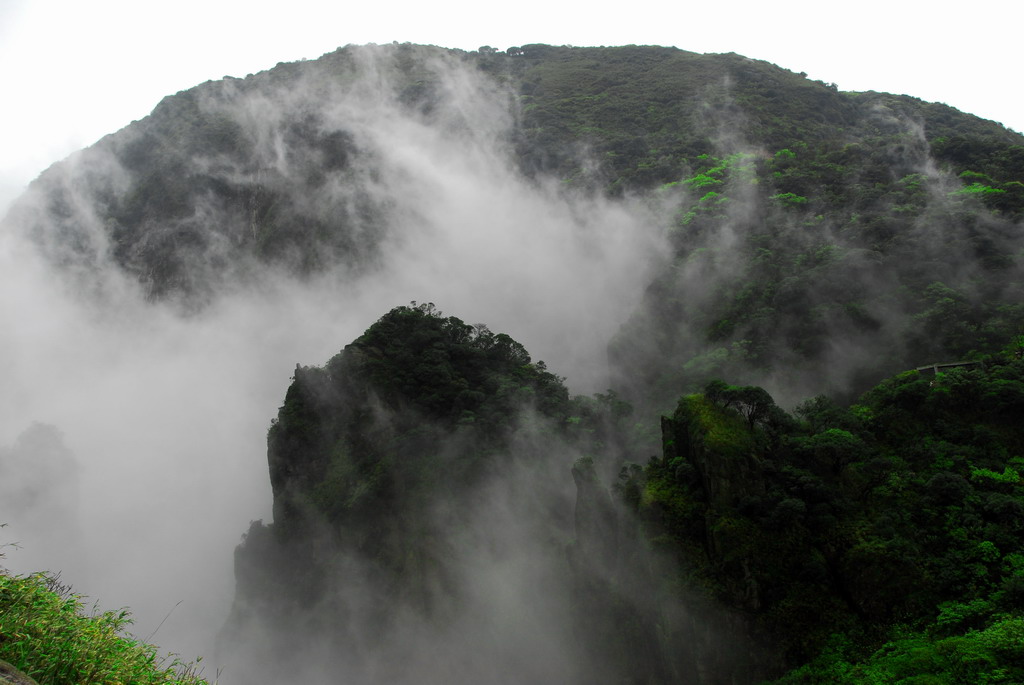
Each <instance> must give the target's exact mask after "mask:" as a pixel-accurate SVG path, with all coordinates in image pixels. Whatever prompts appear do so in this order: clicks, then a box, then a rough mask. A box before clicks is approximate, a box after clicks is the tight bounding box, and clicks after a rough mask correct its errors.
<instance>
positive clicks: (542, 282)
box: [3, 44, 1024, 685]
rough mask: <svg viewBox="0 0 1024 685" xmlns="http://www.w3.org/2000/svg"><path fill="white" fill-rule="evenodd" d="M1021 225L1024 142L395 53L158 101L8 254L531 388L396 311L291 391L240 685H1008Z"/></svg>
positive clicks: (1021, 402) (95, 295) (273, 460)
mask: <svg viewBox="0 0 1024 685" xmlns="http://www.w3.org/2000/svg"><path fill="white" fill-rule="evenodd" d="M1022 222H1024V136H1021V135H1020V134H1018V133H1015V132H1013V131H1009V130H1007V129H1005V128H1003V127H1001V126H999V125H998V124H995V123H993V122H988V121H983V120H981V119H978V118H977V117H974V116H971V115H969V114H964V113H961V112H958V111H957V110H954V109H952V108H950V107H947V106H945V105H941V104H935V103H926V102H922V101H920V100H918V99H915V98H913V97H910V96H906V95H891V94H886V93H875V92H864V93H848V92H840V91H839V90H838V89H837V88H836V87H835V86H834V85H831V84H826V83H822V82H818V81H811V80H808V79H807V78H806V76H805V75H803V74H794V73H791V72H788V71H786V70H783V69H780V68H778V67H776V66H774V65H771V64H768V63H766V62H761V61H757V60H752V59H748V58H746V57H742V56H739V55H735V54H725V55H700V54H695V53H689V52H685V51H682V50H677V49H673V48H658V47H637V46H628V47H619V48H573V47H553V46H546V45H526V46H523V47H516V48H510V49H508V50H507V51H504V52H499V51H496V50H493V49H491V48H487V47H483V48H480V49H479V50H478V51H475V52H464V51H458V50H446V49H442V48H435V47H424V46H416V45H408V44H404V45H398V44H395V45H389V46H367V47H354V46H349V47H345V48H341V49H339V50H338V51H336V52H333V53H330V54H327V55H324V56H323V57H322V58H320V59H318V60H315V61H309V62H300V63H293V64H279V65H278V66H277V67H275V68H274V69H271V70H269V71H266V72H262V73H259V74H255V75H250V76H248V77H246V78H244V79H234V78H225V79H224V80H221V81H216V82H208V83H205V84H202V85H200V86H197V87H196V88H193V89H190V90H187V91H183V92H181V93H178V94H176V95H172V96H169V97H167V98H165V99H164V100H163V101H162V102H161V103H160V104H159V105H158V106H157V108H156V109H155V110H154V112H153V113H152V114H151V115H150V116H149V117H147V118H145V119H143V120H141V121H138V122H135V123H133V124H132V125H130V126H128V127H126V128H125V129H123V130H122V131H119V132H117V133H115V134H112V135H110V136H108V137H106V138H104V139H103V140H101V141H100V142H99V143H97V144H96V145H95V146H93V147H91V148H89V149H86V150H83V151H82V152H80V153H78V154H77V155H75V156H73V157H72V158H69V159H68V160H66V161H64V162H62V163H60V164H57V165H54V166H53V167H52V168H50V169H49V170H47V171H46V172H45V173H44V174H43V175H42V176H41V177H40V178H39V179H38V180H37V181H36V182H34V183H33V184H32V186H31V187H30V189H29V191H28V193H27V194H26V195H25V196H24V197H23V198H22V199H21V200H20V201H19V202H17V203H16V204H15V205H14V206H13V208H12V210H11V211H10V213H9V214H8V216H7V217H6V218H5V219H4V222H3V230H5V231H8V232H10V233H12V234H17V235H20V236H24V237H25V238H26V239H27V241H28V242H29V243H30V244H31V245H32V246H33V249H36V250H37V251H38V252H39V253H40V254H42V255H44V256H45V258H46V259H47V260H48V261H49V262H50V263H51V264H52V265H54V266H55V267H56V270H57V273H59V274H60V275H61V278H62V279H63V282H64V284H65V286H66V287H68V288H69V289H70V290H72V291H74V292H75V293H76V295H75V296H76V297H78V298H80V299H81V300H82V301H84V302H89V303H91V304H90V306H94V305H98V306H99V308H101V309H102V307H103V306H105V303H106V306H109V303H111V302H117V301H118V300H117V298H118V297H120V296H121V295H120V294H121V293H123V292H124V291H126V290H129V291H132V292H137V293H139V294H140V296H141V297H142V298H143V299H144V300H145V301H147V302H149V303H152V304H154V306H160V307H166V308H167V310H168V311H173V312H174V316H181V317H185V318H188V317H198V318H203V317H217V316H218V315H220V314H222V313H223V311H224V310H225V309H227V305H224V304H223V303H224V302H226V301H227V300H228V298H230V297H233V296H236V295H238V294H239V293H243V294H251V293H255V294H256V296H257V298H258V297H266V298H267V299H272V298H274V297H280V295H279V293H280V292H282V291H287V292H289V293H292V292H294V293H297V295H296V298H297V299H296V302H302V303H303V305H302V306H303V307H304V308H303V310H302V311H308V312H309V316H327V315H328V314H326V313H325V312H337V311H338V308H337V307H336V303H337V302H341V303H344V305H350V307H351V309H352V310H353V311H356V312H360V313H363V314H365V312H366V311H367V310H369V309H370V308H371V304H370V303H371V302H376V300H371V299H369V296H368V295H367V293H371V292H381V293H386V294H387V296H388V297H394V296H397V295H398V294H399V293H405V292H406V291H407V290H414V289H417V288H419V289H421V292H420V293H417V294H414V295H413V296H415V297H418V298H420V299H422V298H424V297H426V298H430V299H435V301H438V302H439V304H440V305H441V306H443V307H446V308H447V307H449V306H450V305H449V304H448V303H447V302H446V301H445V300H444V299H441V298H440V297H439V296H438V295H437V294H435V293H441V294H445V295H447V296H449V297H450V298H452V299H457V300H458V301H459V303H460V306H465V305H466V304H467V303H471V304H476V305H480V306H481V307H482V309H486V310H487V311H493V312H494V313H495V316H496V317H497V320H501V321H513V322H514V323H516V324H517V325H520V326H522V328H523V333H522V334H520V333H519V332H518V331H516V330H512V329H508V330H509V333H510V334H511V335H515V336H517V337H519V336H520V335H523V336H529V338H530V340H531V343H530V345H531V348H536V345H535V343H534V342H533V341H537V342H538V343H539V344H540V346H541V347H542V348H543V350H544V351H543V353H544V354H545V357H546V358H547V355H549V354H553V355H555V356H556V357H558V358H559V359H560V360H561V359H564V360H565V368H564V369H563V368H562V367H561V365H559V366H558V367H556V366H555V364H552V369H553V370H554V371H555V372H556V373H566V374H567V375H566V376H565V377H561V376H557V375H554V373H552V372H551V371H549V370H548V368H547V366H546V365H544V364H543V363H542V362H536V363H535V362H534V361H533V360H532V359H531V356H530V354H529V353H527V351H526V347H525V346H524V345H523V344H521V343H519V342H517V341H516V340H514V339H513V338H512V337H510V335H509V334H495V333H493V332H491V331H490V330H489V329H488V328H487V327H486V326H484V325H482V324H467V323H465V322H463V321H462V320H460V319H457V318H454V317H445V316H444V315H443V314H442V313H441V312H439V311H437V309H436V308H435V307H434V305H417V304H415V303H413V305H412V306H409V307H399V308H396V309H392V310H391V311H390V312H388V313H386V314H384V316H383V317H382V318H380V319H379V320H378V321H377V322H376V323H374V324H373V325H371V326H369V328H367V329H366V332H365V333H363V334H362V335H361V336H359V337H358V338H356V339H355V340H354V341H353V342H352V343H351V344H349V345H347V346H346V347H344V349H343V350H342V351H341V352H340V353H339V354H337V355H336V356H334V357H333V358H331V359H330V360H329V361H328V362H327V363H326V365H325V366H323V367H317V366H302V365H301V364H300V365H299V366H298V367H297V368H296V369H295V373H294V376H293V379H292V383H291V386H290V387H289V389H288V391H287V395H286V396H285V399H284V404H283V406H282V407H281V409H280V411H279V413H278V416H277V419H276V420H275V421H274V422H273V423H272V425H271V426H270V430H269V433H268V458H269V468H270V483H271V487H272V491H273V498H274V501H273V515H274V519H273V522H267V523H263V522H255V523H253V524H252V526H251V527H250V529H249V532H248V533H247V535H246V537H245V539H244V541H243V543H242V545H241V546H240V547H239V548H238V550H237V552H236V558H235V564H236V566H235V572H236V578H237V594H236V598H235V603H234V607H233V610H232V615H231V618H230V619H229V621H228V625H227V627H226V628H225V630H224V632H223V634H222V640H223V643H224V644H225V645H227V647H225V649H227V650H228V651H229V652H231V653H233V654H235V655H236V658H237V659H240V660H241V663H242V665H241V666H236V668H239V669H241V670H242V671H243V672H245V674H246V677H247V678H249V682H261V681H266V682H280V681H282V680H284V681H286V680H289V679H295V678H299V679H301V680H303V681H308V682H320V681H322V682H334V681H333V680H331V677H330V676H325V675H324V674H325V673H333V674H335V676H334V677H350V678H354V679H356V680H357V681H358V682H375V683H376V682H379V683H384V682H388V683H397V682H438V683H440V682H445V683H452V682H467V683H469V682H474V683H477V682H495V683H497V682H526V681H529V682H545V683H556V682H557V683H573V682H581V683H582V682H608V683H645V684H646V683H650V684H652V685H653V684H654V683H675V682H699V683H748V682H750V683H752V682H759V681H760V680H762V679H773V678H784V679H785V681H786V682H840V681H843V680H848V681H851V682H877V681H879V680H882V681H887V682H888V681H893V682H898V681H900V679H907V681H908V682H910V681H911V679H913V678H918V677H920V678H926V677H929V676H930V677H934V678H936V679H937V680H935V682H981V681H982V680H984V679H985V678H987V679H988V681H989V682H1015V681H1017V680H1019V679H1020V678H1021V677H1022V676H1021V673H1020V669H1021V668H1022V665H1021V664H1022V663H1024V662H1022V657H1021V654H1020V649H1019V647H1018V646H1017V645H1018V643H1019V637H1020V631H1021V628H1020V626H1021V623H1020V621H1021V614H1020V610H1021V608H1022V607H1024V604H1022V601H1021V599H1020V597H1018V595H1020V594H1021V593H1020V588H1019V587H1018V586H1019V585H1020V576H1021V573H1024V571H1022V570H1021V569H1022V568H1024V566H1021V564H1020V563H1019V561H1020V559H1019V558H1018V557H1021V555H1024V538H1022V536H1021V534H1022V528H1021V526H1022V525H1024V519H1022V516H1024V513H1022V512H1024V493H1022V492H1020V487H1019V486H1020V482H1019V481H1020V476H1019V474H1018V471H1019V467H1020V463H1019V462H1020V460H1021V459H1022V458H1024V451H1022V450H1024V435H1021V426H1022V425H1024V421H1022V418H1024V370H1022V368H1021V361H1020V354H1021V349H1022V344H1024V343H1022V341H1024V337H1022V336H1024V223H1022ZM424 291H425V292H424ZM406 299H408V298H406ZM307 300H308V302H307ZM399 301H405V300H399ZM393 305H394V301H393V300H392V301H391V302H389V304H388V305H387V307H392V306H393ZM332 306H333V307H334V308H333V309H332V308H331V307H332ZM305 307H308V309H306V308H305ZM387 307H385V308H383V309H379V310H375V311H373V314H372V316H379V315H380V312H381V311H386V309H387ZM161 311H163V310H161ZM473 316H477V314H476V313H474V314H473ZM481 318H483V317H481ZM369 323H370V321H369V320H367V321H365V322H364V326H365V325H368V324H369ZM274 325H275V322H274V321H267V327H268V328H271V327H273V326H274ZM503 326H504V325H503ZM522 339H526V338H525V337H523V338H522ZM343 343H344V340H337V341H333V340H332V341H330V344H331V345H341V344H343ZM334 349H337V347H334ZM574 352H575V353H577V354H574ZM594 357H599V358H600V359H598V360H597V361H595V359H594ZM289 361H290V363H294V360H289ZM304 361H306V362H308V361H314V362H316V361H318V360H304ZM549 361H551V360H550V359H549ZM938 364H947V365H945V366H942V367H940V366H938ZM595 368H599V369H600V370H599V371H593V369H595ZM914 369H918V370H916V371H915V370H914ZM577 373H580V374H587V377H586V379H585V380H580V378H574V374H577ZM575 383H578V384H582V385H586V384H590V386H591V387H588V388H587V390H592V389H593V387H592V386H593V385H594V384H596V383H602V385H600V386H598V387H601V388H608V390H607V391H606V392H602V393H599V394H596V395H592V396H587V395H586V394H585V393H580V394H572V393H570V390H569V388H574V387H578V386H576V385H574V384H575ZM811 397H813V398H814V399H807V398H811ZM673 411H674V413H673ZM661 414H671V416H670V417H665V418H662V419H661V424H660V426H659V424H658V420H659V416H660V415H661ZM652 454H654V456H652ZM876 650H877V651H876ZM238 654H242V655H243V656H241V657H237V655H238ZM268 655H270V657H269V661H270V662H272V663H268ZM964 664H966V665H964ZM914 682H924V680H920V681H914ZM929 682H931V681H929Z"/></svg>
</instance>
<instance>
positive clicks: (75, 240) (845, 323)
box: [5, 45, 1024, 407]
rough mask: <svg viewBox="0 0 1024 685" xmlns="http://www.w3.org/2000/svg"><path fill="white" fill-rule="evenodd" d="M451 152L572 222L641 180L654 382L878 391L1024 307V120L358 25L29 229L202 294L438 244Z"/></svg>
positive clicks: (634, 359)
mask: <svg viewBox="0 0 1024 685" xmlns="http://www.w3.org/2000/svg"><path fill="white" fill-rule="evenodd" d="M424 140H429V141H434V142H433V143H432V144H430V145H428V146H424V145H423V141H424ZM454 150H457V151H458V152H457V153H453V152H452V151H454ZM445 156H450V159H451V160H452V161H453V162H455V163H457V164H460V165H463V166H467V171H468V170H469V169H468V166H472V165H475V164H477V163H478V162H479V163H480V169H479V171H477V172H476V173H477V176H478V177H480V176H481V175H483V176H495V177H498V176H499V175H501V174H504V173H505V171H504V169H506V168H509V167H510V168H513V169H516V170H518V171H517V172H515V173H516V175H518V177H520V178H524V177H525V178H528V179H532V182H533V183H534V184H537V185H536V187H538V188H540V187H545V186H546V184H548V183H549V182H550V181H551V180H557V181H558V183H559V184H560V188H561V190H560V191H559V192H560V193H561V197H562V198H563V200H561V201H563V202H565V203H569V206H570V207H571V208H570V210H569V211H570V212H571V213H572V214H574V215H575V216H576V217H579V218H574V219H572V221H582V222H586V221H588V219H586V216H587V214H588V212H591V211H592V210H590V209H588V208H587V207H585V206H572V205H571V203H572V200H570V199H569V198H573V197H575V198H577V199H579V198H584V197H594V195H593V194H594V193H597V194H599V195H606V196H609V197H612V198H621V202H622V204H621V205H620V208H621V209H622V210H624V211H626V212H628V213H630V214H631V215H632V216H633V217H635V218H636V220H637V221H638V222H639V223H646V224H648V225H651V226H652V228H653V229H655V230H656V231H659V232H664V233H665V234H666V235H667V238H668V240H669V242H670V245H669V246H668V247H666V248H663V249H662V250H661V255H660V259H659V261H658V262H657V264H658V265H660V266H658V267H657V268H658V269H659V271H658V272H657V273H655V274H653V277H649V278H648V279H647V280H648V282H649V287H648V289H647V293H646V296H645V297H644V298H643V301H642V302H641V304H640V306H639V307H636V308H635V309H634V313H633V316H632V318H631V320H630V321H629V322H628V324H627V325H625V326H624V328H623V331H622V334H621V335H620V336H618V338H617V339H616V341H615V344H614V346H613V358H614V361H615V365H616V367H617V369H618V379H617V381H616V384H617V385H618V386H619V387H620V388H621V389H622V390H624V391H628V392H629V393H630V394H631V396H632V397H633V398H634V399H635V400H637V401H640V400H641V399H642V398H644V399H643V401H645V402H646V401H647V400H648V399H650V400H651V401H653V402H654V403H655V405H656V406H661V407H667V406H668V404H669V403H670V402H671V400H672V398H673V397H674V396H675V395H676V394H677V393H678V390H679V388H680V387H681V386H687V387H691V388H697V387H700V385H701V384H703V383H704V382H706V381H707V380H708V379H709V378H711V377H714V376H715V375H727V376H729V377H730V378H735V379H738V380H743V381H749V382H755V383H758V384H762V385H766V386H767V387H769V388H771V389H773V390H774V391H775V392H777V393H780V394H781V396H782V397H784V398H786V399H787V401H788V400H790V399H793V400H795V399H796V398H799V397H800V396H801V395H803V394H806V393H807V392H811V391H816V390H815V389H820V388H821V386H820V384H819V383H818V379H825V386H824V387H826V388H828V389H830V390H832V391H836V392H851V391H853V392H854V393H855V392H856V391H859V390H863V389H865V388H867V387H869V386H870V385H871V384H872V383H874V382H876V381H877V380H878V378H880V377H882V376H884V375H885V374H886V373H892V372H895V371H898V370H899V369H902V368H907V367H913V366H917V365H920V364H923V363H926V362H929V361H931V360H933V359H935V358H957V357H960V356H963V355H965V354H967V353H969V352H970V351H971V350H975V349H976V350H979V351H987V352H991V351H993V350H994V349H996V348H998V347H999V346H1000V345H1001V344H1003V343H1005V341H1006V339H1007V336H1008V335H1011V334H1014V333H1016V332H1017V331H1018V330H1019V327H1020V326H1021V323H1022V321H1024V315H1022V312H1021V309H1020V306H1019V303H1020V301H1021V299H1022V290H1021V289H1022V285H1021V283H1022V281H1021V278H1022V275H1021V268H1022V267H1021V264H1020V257H1019V255H1020V250H1021V241H1022V239H1024V238H1022V231H1021V227H1020V226H1021V212H1022V208H1024V185H1021V184H1022V182H1024V180H1022V179H1024V138H1022V137H1021V136H1020V135H1019V134H1016V133H1013V132H1011V131H1008V130H1006V129H1004V128H1002V127H1000V126H998V125H996V124H994V123H992V122H985V121H982V120H980V119H978V118H976V117H972V116H970V115H965V114H962V113H960V112H957V111H956V110H953V109H952V108H949V107H946V106H944V105H940V104H931V103H924V102H921V101H919V100H916V99H914V98H911V97H907V96H894V95H887V94H881V93H873V92H866V93H843V92H839V91H837V90H836V89H835V87H834V86H831V85H829V84H825V83H821V82H816V81H810V80H808V79H806V78H805V77H804V76H803V75H798V74H793V73H791V72H788V71H785V70H782V69H779V68H777V67H775V66H774V65H771V64H768V63H765V62H761V61H757V60H752V59H748V58H745V57H742V56H739V55H735V54H726V55H699V54H694V53H689V52H685V51H681V50H676V49H671V48H656V47H638V46H627V47H621V48H569V47H553V46H545V45H527V46H523V47H521V48H510V49H509V50H508V51H506V52H504V53H500V52H496V51H493V50H487V49H483V50H481V51H478V52H468V53H467V52H462V51H456V50H444V49H441V48H431V47H422V46H414V45H391V46H368V47H346V48H342V49H340V50H338V51H336V52H334V53H330V54H328V55H325V56H324V57H322V58H321V59H319V60H316V61H311V62H303V63H296V64H281V65H278V66H277V67H276V68H274V69H272V70H270V71H267V72H263V73H260V74H256V75H251V76H249V77H247V78H245V79H226V80H224V81H218V82H209V83H206V84H203V85H201V86H198V87H196V88H194V89H191V90H188V91H184V92H182V93H179V94H177V95H174V96H170V97H168V98H166V99H165V100H164V101H163V102H162V103H161V104H160V105H159V106H158V107H157V108H156V110H155V111H154V112H153V114H152V115H151V116H150V117H147V118H146V119H144V120H142V121H140V122H137V123H135V124H133V125H132V126H129V127H127V128H126V129H124V130H123V131H120V132H118V133H117V134H114V135H112V136H109V137H108V138H106V139H104V140H103V141H101V142H100V143H99V144H97V145H96V146H94V147H93V148H90V149H88V150H85V151H83V152H82V153H80V154H79V155H77V156H76V157H74V158H72V159H70V160H68V161H67V162H65V163H62V164H59V165H55V166H54V167H53V168H52V169H50V170H48V171H47V172H46V173H45V174H44V175H43V176H42V177H41V178H40V179H39V180H38V181H37V182H36V183H34V184H33V186H32V188H31V190H30V192H29V194H28V196H26V198H24V199H23V201H22V202H20V203H19V204H18V205H17V206H16V207H15V208H14V209H13V210H12V212H11V214H10V215H9V216H8V218H7V219H6V221H5V226H6V227H7V230H18V231H24V232H25V233H26V234H28V235H30V236H32V237H33V239H34V240H35V241H36V242H37V243H38V244H39V245H40V246H41V248H42V249H43V250H44V251H45V252H46V253H47V254H48V255H49V256H50V258H51V259H54V260H56V261H57V262H59V263H61V264H62V265H64V268H65V271H66V272H68V273H71V274H78V279H79V280H78V283H79V287H82V286H83V285H88V284H92V285H91V286H90V287H92V288H94V287H96V283H95V279H96V278H98V277H99V276H98V275H99V274H100V273H102V267H103V265H105V264H108V263H110V262H113V263H114V264H117V265H118V266H119V267H121V268H122V269H124V270H125V271H126V272H127V273H129V274H131V276H132V277H133V278H134V279H137V281H138V282H140V283H141V284H142V286H143V288H144V290H145V291H146V292H147V293H149V294H150V295H151V296H155V297H164V298H172V299H180V300H183V301H184V302H185V303H186V304H187V306H189V307H192V306H195V305H197V304H201V303H202V302H205V301H208V300H209V299H211V298H213V297H215V296H216V294H217V293H218V292H222V291H223V290H224V289H226V288H227V289H230V288H232V287H236V286H238V285H239V284H247V287H252V286H253V285H254V284H258V283H261V282H266V281H268V280H271V279H273V278H274V276H273V274H277V273H280V272H283V273H287V274H292V275H301V276H304V277H308V276H310V275H312V274H317V273H323V272H332V273H338V272H340V273H342V274H344V275H345V278H347V279H348V281H349V282H351V281H352V280H353V279H355V280H358V279H360V278H363V277H365V276H366V275H368V274H372V273H375V272H377V271H379V270H380V269H381V268H382V265H383V264H385V263H388V261H389V260H390V259H392V258H393V256H394V254H395V253H396V250H400V249H402V248H403V247H404V248H407V249H409V250H411V251H413V252H414V251H415V250H416V249H419V247H418V245H419V243H418V242H417V241H428V242H429V241H431V240H434V239H435V235H434V232H435V231H436V229H435V228H434V225H435V224H434V222H435V221H443V218H440V216H439V217H437V218H435V217H434V216H433V215H432V214H431V211H430V210H429V206H430V203H431V201H432V200H433V199H435V198H437V197H438V196H439V195H444V196H445V197H448V199H449V200H450V203H451V207H452V209H445V212H446V213H450V212H452V211H458V210H457V208H458V206H459V203H460V200H459V198H457V197H455V196H454V195H452V193H454V192H456V191H452V190H449V189H447V188H442V187H440V186H439V185H438V183H436V182H435V180H436V179H435V178H431V176H436V175H437V174H439V173H441V174H443V173H445V170H444V168H443V165H438V164H437V160H443V159H444V158H445ZM482 156H483V157H486V161H481V160H482V159H483V157H482ZM426 157H429V158H430V159H431V160H433V161H432V162H431V163H430V164H429V165H425V164H422V163H420V161H419V160H420V159H423V158H426ZM478 192H481V193H489V192H493V190H492V189H491V188H487V187H484V188H481V189H480V190H479V191H478ZM449 195H450V197H449ZM637 195H641V196H643V197H645V198H648V208H654V209H653V211H652V213H650V214H648V215H641V214H639V213H638V211H639V210H638V206H637V205H636V203H635V202H633V203H632V204H630V203H629V202H628V200H629V199H630V198H634V197H636V196H637ZM509 211H513V212H514V211H515V209H514V208H511V209H510V210H509ZM597 211H602V212H604V213H607V209H606V208H605V209H600V210H597ZM645 211H648V210H645ZM666 212H667V213H666ZM644 240H646V238H644ZM648 263H649V264H651V265H652V266H653V265H654V264H655V262H652V261H651V260H650V259H649V260H648ZM617 323H626V322H625V321H620V322H617ZM652 388H654V391H653V392H652Z"/></svg>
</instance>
